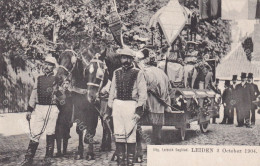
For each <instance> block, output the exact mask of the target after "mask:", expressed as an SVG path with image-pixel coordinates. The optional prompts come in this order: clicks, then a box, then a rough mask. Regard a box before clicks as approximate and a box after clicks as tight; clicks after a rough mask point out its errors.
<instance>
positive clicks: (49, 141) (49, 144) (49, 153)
mask: <svg viewBox="0 0 260 166" xmlns="http://www.w3.org/2000/svg"><path fill="white" fill-rule="evenodd" d="M54 139H55V136H54V135H47V136H46V154H45V157H44V160H43V165H45V166H49V165H51V158H52V157H53V152H54Z"/></svg>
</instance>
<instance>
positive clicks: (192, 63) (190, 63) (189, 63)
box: [186, 62, 196, 65]
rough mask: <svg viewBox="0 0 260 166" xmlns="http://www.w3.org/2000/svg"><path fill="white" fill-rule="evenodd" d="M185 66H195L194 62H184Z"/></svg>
mask: <svg viewBox="0 0 260 166" xmlns="http://www.w3.org/2000/svg"><path fill="white" fill-rule="evenodd" d="M186 64H187V65H195V64H196V62H186Z"/></svg>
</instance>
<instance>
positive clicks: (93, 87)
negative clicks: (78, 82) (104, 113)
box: [86, 57, 106, 103]
mask: <svg viewBox="0 0 260 166" xmlns="http://www.w3.org/2000/svg"><path fill="white" fill-rule="evenodd" d="M86 72H87V78H86V79H87V80H88V81H87V89H88V101H89V102H91V103H93V102H95V101H96V99H97V98H98V96H99V92H100V90H101V88H102V85H103V81H104V77H105V73H106V64H105V62H104V61H102V60H100V59H99V57H94V58H93V59H92V60H91V61H90V64H89V66H88V69H87V71H86Z"/></svg>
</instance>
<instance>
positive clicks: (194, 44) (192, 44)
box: [186, 41, 198, 48]
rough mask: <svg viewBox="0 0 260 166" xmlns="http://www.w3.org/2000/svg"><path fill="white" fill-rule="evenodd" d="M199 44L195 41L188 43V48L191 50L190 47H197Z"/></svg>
mask: <svg viewBox="0 0 260 166" xmlns="http://www.w3.org/2000/svg"><path fill="white" fill-rule="evenodd" d="M197 44H198V43H197V42H194V41H187V45H186V46H187V47H188V48H189V47H190V46H194V47H195V46H196V45H197Z"/></svg>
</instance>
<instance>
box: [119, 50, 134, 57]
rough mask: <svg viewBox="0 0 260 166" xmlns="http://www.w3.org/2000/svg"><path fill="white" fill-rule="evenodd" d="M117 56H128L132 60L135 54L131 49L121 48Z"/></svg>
mask: <svg viewBox="0 0 260 166" xmlns="http://www.w3.org/2000/svg"><path fill="white" fill-rule="evenodd" d="M117 54H118V55H127V56H130V57H132V58H134V57H135V52H134V51H133V50H132V49H130V48H119V49H118V50H117Z"/></svg>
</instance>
